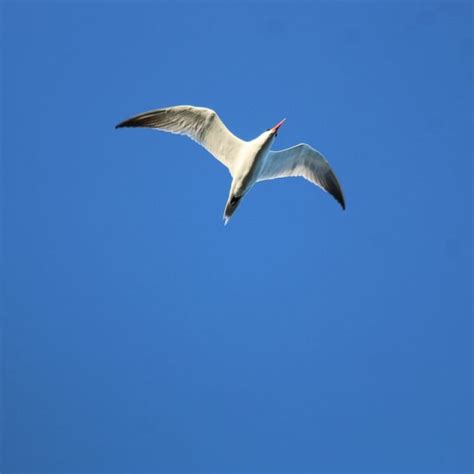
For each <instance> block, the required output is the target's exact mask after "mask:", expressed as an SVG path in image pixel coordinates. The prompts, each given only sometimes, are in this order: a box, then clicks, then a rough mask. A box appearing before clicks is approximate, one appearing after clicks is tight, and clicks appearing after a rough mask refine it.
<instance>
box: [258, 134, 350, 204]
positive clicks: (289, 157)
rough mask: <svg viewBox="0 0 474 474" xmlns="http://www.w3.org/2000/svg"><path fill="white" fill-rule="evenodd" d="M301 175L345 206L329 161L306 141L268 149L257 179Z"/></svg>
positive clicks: (339, 186)
mask: <svg viewBox="0 0 474 474" xmlns="http://www.w3.org/2000/svg"><path fill="white" fill-rule="evenodd" d="M291 176H301V177H303V178H305V179H307V180H308V181H311V182H312V183H313V184H315V185H316V186H319V187H320V188H321V189H323V190H324V191H326V192H328V193H329V194H331V195H332V196H333V197H334V198H335V199H336V200H337V202H338V203H339V204H340V205H341V207H342V208H343V209H345V208H346V203H345V200H344V194H343V192H342V188H341V185H340V184H339V181H338V179H337V177H336V175H335V174H334V172H333V171H332V169H331V167H330V166H329V163H328V162H327V160H326V159H325V158H324V156H323V155H322V154H321V153H319V151H317V150H315V149H314V148H311V147H310V146H309V145H307V144H306V143H301V144H299V145H296V146H293V147H291V148H286V149H285V150H280V151H270V152H269V154H268V155H267V157H266V161H265V164H264V165H263V167H262V170H261V171H260V174H259V177H258V179H257V181H266V180H269V179H277V178H287V177H291Z"/></svg>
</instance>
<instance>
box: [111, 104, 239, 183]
mask: <svg viewBox="0 0 474 474" xmlns="http://www.w3.org/2000/svg"><path fill="white" fill-rule="evenodd" d="M121 127H147V128H157V129H159V130H164V131H167V132H171V133H178V134H180V135H186V136H188V137H190V138H192V139H193V140H195V141H196V142H198V143H199V144H200V145H202V146H203V147H204V148H205V149H206V150H207V151H208V152H209V153H211V154H212V155H213V156H214V157H215V158H216V159H217V160H219V161H220V162H221V163H222V164H224V165H225V166H227V168H229V171H230V173H231V174H232V169H233V167H234V161H235V159H236V155H237V154H238V151H239V150H240V148H241V147H242V146H243V145H244V143H245V142H244V141H243V140H241V139H240V138H238V137H236V136H235V135H234V134H232V133H231V132H230V131H229V130H228V129H227V127H226V126H225V125H224V123H223V122H222V120H221V119H220V118H219V116H218V115H217V113H216V112H214V110H211V109H206V108H203V107H192V106H190V105H179V106H177V107H169V108H165V109H157V110H151V111H150V112H145V113H143V114H140V115H136V116H135V117H132V118H129V119H127V120H124V121H123V122H121V123H119V124H118V125H117V126H116V127H115V128H121Z"/></svg>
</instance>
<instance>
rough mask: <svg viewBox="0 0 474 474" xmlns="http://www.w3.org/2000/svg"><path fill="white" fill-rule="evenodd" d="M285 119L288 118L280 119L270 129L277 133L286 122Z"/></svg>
mask: <svg viewBox="0 0 474 474" xmlns="http://www.w3.org/2000/svg"><path fill="white" fill-rule="evenodd" d="M285 120H286V118H284V119H283V120H280V121H279V122H278V123H277V124H276V125H275V126H274V127H273V128H271V129H270V130H271V131H272V132H273V133H276V132H278V129H279V128H280V127H281V126H282V125H283V124H284V123H285Z"/></svg>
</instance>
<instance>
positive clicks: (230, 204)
mask: <svg viewBox="0 0 474 474" xmlns="http://www.w3.org/2000/svg"><path fill="white" fill-rule="evenodd" d="M241 199H242V196H232V195H231V196H230V197H229V200H228V201H227V204H226V206H225V210H224V225H227V223H228V222H229V220H230V218H231V217H232V214H234V212H235V210H236V209H237V207H238V206H239V204H240V200H241Z"/></svg>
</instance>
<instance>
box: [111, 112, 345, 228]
mask: <svg viewBox="0 0 474 474" xmlns="http://www.w3.org/2000/svg"><path fill="white" fill-rule="evenodd" d="M284 121H285V119H283V120H281V121H280V122H278V123H277V124H276V125H275V126H274V127H272V128H269V129H268V130H266V131H265V132H263V133H261V134H260V135H259V136H258V137H257V138H255V139H253V140H250V141H245V140H241V139H240V138H238V137H236V136H235V135H234V134H233V133H231V132H230V131H229V130H228V129H227V127H226V126H225V125H224V123H223V122H222V120H221V119H220V118H219V116H218V115H217V113H216V112H215V111H214V110H211V109H207V108H203V107H193V106H190V105H180V106H176V107H169V108H164V109H157V110H152V111H150V112H145V113H142V114H140V115H136V116H135V117H132V118H130V119H127V120H125V121H123V122H121V123H119V124H118V125H117V126H116V127H115V128H121V127H147V128H156V129H158V130H164V131H166V132H171V133H178V134H180V135H186V136H188V137H190V138H192V139H193V140H195V141H196V142H198V143H199V144H200V145H202V146H203V147H204V148H205V149H206V150H207V151H208V152H209V153H211V155H213V156H214V157H215V158H216V159H217V160H219V161H220V162H221V163H222V164H223V165H225V166H226V167H227V169H228V170H229V172H230V174H231V176H232V184H231V186H230V192H229V198H228V199H227V203H226V206H225V210H224V224H227V222H228V221H229V219H230V218H231V217H232V215H233V214H234V212H235V210H236V209H237V207H238V205H239V204H240V202H241V200H242V198H243V197H244V196H245V195H246V194H247V193H248V192H249V191H250V190H251V189H252V187H253V186H254V185H255V184H256V183H258V182H259V181H265V180H268V179H275V178H286V177H290V176H302V177H303V178H306V179H307V180H309V181H311V182H312V183H314V184H315V185H316V186H319V187H320V188H321V189H323V190H324V191H326V192H328V193H330V194H331V195H332V196H333V197H334V198H335V199H336V200H337V201H338V202H339V204H340V205H341V206H342V208H343V209H345V202H344V195H343V193H342V189H341V186H340V185H339V182H338V180H337V178H336V175H335V174H334V173H333V171H332V169H331V167H330V166H329V163H328V162H327V161H326V159H325V158H324V156H323V155H322V154H321V153H319V151H316V150H315V149H314V148H311V147H310V146H309V145H306V144H305V143H301V144H299V145H295V146H293V147H291V148H286V149H285V150H279V151H273V150H270V148H271V146H272V144H273V142H274V140H275V137H276V136H277V133H278V130H279V128H280V127H281V126H282V125H283V122H284Z"/></svg>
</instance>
